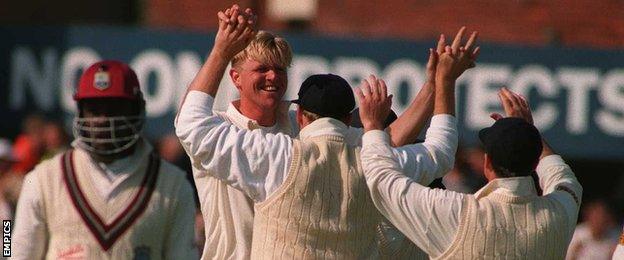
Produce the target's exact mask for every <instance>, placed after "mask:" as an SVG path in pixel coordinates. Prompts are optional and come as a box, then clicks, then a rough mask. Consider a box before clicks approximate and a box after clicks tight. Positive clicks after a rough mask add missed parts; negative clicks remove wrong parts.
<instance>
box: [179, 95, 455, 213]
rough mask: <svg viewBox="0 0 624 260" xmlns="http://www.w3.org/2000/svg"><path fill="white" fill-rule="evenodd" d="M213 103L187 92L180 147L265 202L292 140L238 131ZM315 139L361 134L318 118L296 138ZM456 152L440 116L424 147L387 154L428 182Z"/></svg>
mask: <svg viewBox="0 0 624 260" xmlns="http://www.w3.org/2000/svg"><path fill="white" fill-rule="evenodd" d="M213 102H214V99H213V98H212V97H211V96H210V95H208V94H206V93H203V92H200V91H190V92H189V93H188V95H187V97H186V100H185V102H184V104H183V106H182V108H181V110H180V113H179V116H178V119H177V122H176V134H177V135H178V137H179V138H180V141H181V143H182V146H183V147H184V149H185V150H186V151H187V153H188V154H189V156H190V157H191V158H192V159H191V162H192V163H193V166H194V167H196V168H198V169H202V170H205V171H207V172H209V173H210V174H213V175H214V176H215V177H217V178H219V179H222V180H224V181H225V182H227V183H228V184H229V185H231V186H233V187H235V188H237V189H240V190H242V191H243V192H245V193H246V194H247V195H248V196H249V197H250V198H252V199H253V200H254V201H256V202H262V201H264V200H265V199H266V198H267V197H268V196H270V195H271V194H272V193H273V192H274V191H275V190H276V189H277V188H278V187H279V186H280V185H281V184H282V183H283V181H284V179H285V178H286V175H287V174H288V169H289V167H290V162H291V159H292V145H293V138H292V137H290V136H288V135H285V134H282V133H277V134H270V133H265V132H263V131H260V130H252V131H249V130H244V129H240V128H237V127H236V126H234V125H232V123H230V122H227V121H224V120H223V119H222V118H221V117H219V116H218V115H215V114H213V112H212V106H213ZM320 135H336V136H342V137H344V138H345V142H346V143H348V144H351V145H360V144H361V136H362V129H360V128H351V127H348V126H346V125H345V124H344V123H342V122H340V121H338V120H335V119H331V118H321V119H318V120H315V121H314V122H312V123H311V124H310V125H308V126H306V127H305V128H303V129H302V130H301V132H300V133H299V138H300V139H302V140H303V139H306V138H309V137H315V136H320ZM430 137H431V138H430ZM456 148H457V131H456V128H455V118H454V117H451V116H445V115H442V116H436V117H434V118H433V119H432V122H431V126H430V128H429V130H428V131H427V139H426V140H425V142H424V143H421V144H417V145H412V146H406V147H402V148H397V149H392V152H391V153H392V154H393V155H394V156H395V157H396V158H397V159H398V162H399V164H400V165H401V166H402V167H404V168H405V169H407V170H408V171H409V172H410V173H412V174H411V176H410V177H412V178H414V179H418V180H420V181H421V182H427V180H428V181H429V182H431V181H432V180H433V179H435V178H438V177H441V176H442V175H443V174H444V173H445V172H447V171H448V170H450V168H451V167H452V165H453V154H454V153H455V150H456Z"/></svg>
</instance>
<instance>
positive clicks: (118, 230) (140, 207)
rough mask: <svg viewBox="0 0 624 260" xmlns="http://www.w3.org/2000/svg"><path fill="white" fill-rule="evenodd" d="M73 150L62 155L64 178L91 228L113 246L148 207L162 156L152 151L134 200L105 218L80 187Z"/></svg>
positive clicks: (104, 246) (105, 246)
mask: <svg viewBox="0 0 624 260" xmlns="http://www.w3.org/2000/svg"><path fill="white" fill-rule="evenodd" d="M73 157H74V150H69V151H67V152H66V153H65V154H64V155H63V156H62V157H61V168H62V170H63V181H64V183H65V186H66V187H67V191H68V194H69V197H70V198H71V201H72V203H73V205H74V208H75V209H76V211H78V213H79V215H80V216H81V218H82V220H83V222H84V223H85V224H86V226H87V227H88V228H89V230H90V231H91V233H92V234H93V236H94V237H95V238H96V240H97V241H98V243H99V244H100V246H101V247H102V249H103V250H104V251H106V250H108V249H109V248H111V247H112V245H113V244H114V243H115V242H116V241H117V239H118V238H119V237H121V235H123V233H124V232H125V231H127V230H128V228H129V227H130V226H131V225H132V224H133V223H134V221H135V220H136V219H138V218H139V216H140V215H141V214H142V213H143V212H144V211H145V209H146V208H147V205H148V202H149V200H150V198H151V196H152V193H153V191H154V189H155V187H156V181H157V179H158V170H159V166H160V159H159V158H158V157H157V156H156V155H155V154H154V153H151V154H150V156H149V162H148V166H147V169H146V172H145V174H144V176H143V180H142V181H141V184H140V187H139V191H138V192H136V193H135V194H134V197H133V198H132V200H131V202H130V203H129V204H128V205H127V206H125V207H124V208H123V210H121V211H120V213H118V214H117V215H116V216H115V217H114V219H113V221H111V222H108V223H107V222H105V220H103V219H102V217H101V216H100V215H99V214H98V213H97V212H96V211H95V210H94V208H93V206H92V205H91V204H90V203H89V200H88V198H87V197H86V196H85V194H84V193H83V191H82V189H81V188H80V185H79V182H78V178H77V176H76V172H75V166H74V159H73Z"/></svg>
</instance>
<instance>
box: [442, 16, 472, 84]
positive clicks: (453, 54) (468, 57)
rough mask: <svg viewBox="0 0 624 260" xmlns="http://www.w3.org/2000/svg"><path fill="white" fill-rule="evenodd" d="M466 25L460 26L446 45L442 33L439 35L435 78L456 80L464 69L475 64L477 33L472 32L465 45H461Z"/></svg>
mask: <svg viewBox="0 0 624 260" xmlns="http://www.w3.org/2000/svg"><path fill="white" fill-rule="evenodd" d="M465 33H466V27H462V28H461V29H460V30H459V31H458V32H457V35H455V39H453V43H452V44H451V45H446V43H445V38H444V35H441V36H440V39H439V40H438V46H437V48H436V52H437V53H438V55H439V56H440V58H439V62H438V66H437V74H436V78H438V79H441V80H442V79H444V80H453V81H454V80H456V79H457V78H458V77H459V76H461V74H462V73H464V71H466V70H467V69H469V68H472V67H474V66H475V61H476V60H477V57H478V56H479V51H480V47H478V46H475V44H476V41H477V36H478V33H477V32H476V31H475V32H473V33H472V34H471V35H470V37H469V38H468V40H467V41H466V43H465V45H462V41H463V38H464V35H465Z"/></svg>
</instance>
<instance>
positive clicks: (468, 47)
mask: <svg viewBox="0 0 624 260" xmlns="http://www.w3.org/2000/svg"><path fill="white" fill-rule="evenodd" d="M478 36H479V33H478V32H477V31H474V32H472V34H471V35H470V38H468V41H467V42H466V46H465V47H464V49H465V50H466V51H467V52H471V51H472V48H473V47H474V44H475V42H476V41H477V37H478Z"/></svg>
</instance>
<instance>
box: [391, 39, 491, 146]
mask: <svg viewBox="0 0 624 260" xmlns="http://www.w3.org/2000/svg"><path fill="white" fill-rule="evenodd" d="M465 31H466V29H465V27H462V29H460V31H459V32H458V33H457V35H456V36H455V39H454V41H453V45H452V46H448V47H449V48H450V49H449V52H451V51H452V52H453V53H450V54H452V55H453V58H454V59H456V60H457V61H458V62H459V63H460V64H461V66H455V68H454V69H453V71H452V73H446V74H445V75H446V76H444V77H441V76H440V75H438V74H439V73H438V71H437V68H438V62H439V57H440V55H442V54H443V53H444V52H445V51H446V50H445V47H446V40H445V36H444V35H443V34H442V35H440V38H439V39H438V43H437V47H436V50H435V51H434V50H432V49H430V50H429V60H428V62H427V68H426V72H427V80H426V82H425V84H424V85H423V87H422V88H421V90H420V92H419V93H418V95H417V96H416V98H414V100H412V102H411V103H410V105H409V107H408V108H407V109H406V110H405V111H404V112H403V113H402V114H401V115H400V116H399V118H397V120H396V121H394V122H393V123H392V124H391V125H390V126H389V127H388V129H386V130H387V131H388V133H389V134H390V137H391V143H392V146H394V147H398V146H402V145H406V144H410V143H413V142H414V141H415V140H416V137H417V136H418V134H419V133H420V131H421V130H422V128H423V126H424V125H425V123H426V121H427V120H428V119H429V118H430V117H431V113H432V112H433V110H434V100H435V99H436V95H435V89H436V87H435V86H436V84H437V82H438V81H441V82H440V83H445V84H450V85H452V86H453V87H454V85H455V80H456V79H457V78H458V77H459V76H461V74H462V73H463V72H464V71H466V70H467V69H469V68H472V67H474V66H475V61H476V59H477V57H478V55H479V47H476V48H475V43H476V41H477V35H478V33H477V32H473V33H472V34H471V35H470V37H469V39H468V41H467V42H466V44H465V46H462V45H461V43H462V39H463V36H464V34H465ZM453 98H455V97H454V96H453ZM453 110H454V107H453ZM453 115H454V114H453Z"/></svg>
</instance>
